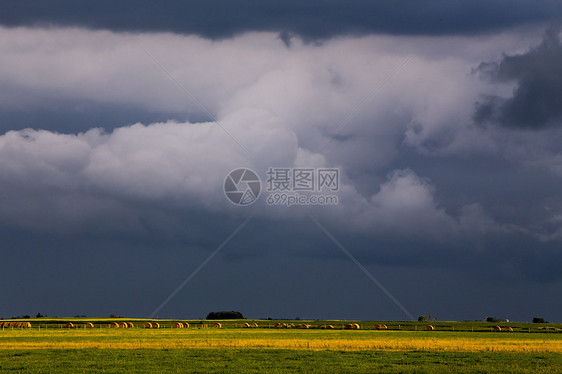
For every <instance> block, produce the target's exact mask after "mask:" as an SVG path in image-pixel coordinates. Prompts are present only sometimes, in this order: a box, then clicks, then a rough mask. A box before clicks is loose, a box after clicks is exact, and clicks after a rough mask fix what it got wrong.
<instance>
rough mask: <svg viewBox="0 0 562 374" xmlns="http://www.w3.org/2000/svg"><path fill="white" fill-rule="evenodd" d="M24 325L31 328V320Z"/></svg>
mask: <svg viewBox="0 0 562 374" xmlns="http://www.w3.org/2000/svg"><path fill="white" fill-rule="evenodd" d="M22 327H25V328H31V323H30V322H24V323H23V326H22Z"/></svg>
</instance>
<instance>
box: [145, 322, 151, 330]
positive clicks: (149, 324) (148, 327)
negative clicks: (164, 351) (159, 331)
mask: <svg viewBox="0 0 562 374" xmlns="http://www.w3.org/2000/svg"><path fill="white" fill-rule="evenodd" d="M144 328H145V329H151V328H152V323H150V322H147V323H145V324H144Z"/></svg>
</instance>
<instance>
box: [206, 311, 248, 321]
mask: <svg viewBox="0 0 562 374" xmlns="http://www.w3.org/2000/svg"><path fill="white" fill-rule="evenodd" d="M207 319H244V316H242V313H240V312H235V311H233V310H232V311H230V312H227V311H222V312H211V313H209V314H208V315H207Z"/></svg>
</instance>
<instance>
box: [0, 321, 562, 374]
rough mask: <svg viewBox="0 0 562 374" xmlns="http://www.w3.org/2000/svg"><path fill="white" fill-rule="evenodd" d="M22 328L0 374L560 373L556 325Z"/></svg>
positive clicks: (6, 350)
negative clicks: (499, 327) (430, 328)
mask: <svg viewBox="0 0 562 374" xmlns="http://www.w3.org/2000/svg"><path fill="white" fill-rule="evenodd" d="M89 321H93V320H89ZM128 321H131V320H128ZM31 322H34V323H33V324H32V328H23V329H22V328H3V329H0V371H1V372H11V371H17V372H39V373H40V372H45V373H57V372H60V373H63V372H69V371H72V372H86V373H89V372H91V373H95V372H112V373H125V372H147V373H148V372H201V373H204V372H205V373H207V372H225V371H229V372H256V373H257V372H365V373H368V372H369V373H372V372H402V373H409V372H412V373H414V372H416V373H419V372H428V373H433V372H434V373H438V372H444V371H446V372H458V373H473V372H491V373H500V372H516V373H559V372H560V370H561V368H562V333H561V331H562V330H561V329H560V327H559V326H558V325H549V326H548V327H549V328H548V329H547V328H546V327H545V328H542V329H541V330H539V329H538V328H537V327H536V326H534V329H533V330H530V327H528V326H526V325H525V326H524V325H520V326H518V327H517V328H516V329H515V331H513V332H508V331H502V332H492V331H491V328H490V326H488V325H483V324H474V325H470V326H467V325H466V324H462V323H456V324H454V323H448V325H445V324H441V326H440V327H439V326H436V328H437V330H436V331H425V329H424V327H425V325H424V324H420V325H419V326H417V325H414V324H409V325H408V324H406V325H405V326H402V325H400V330H399V329H398V325H389V326H388V329H387V330H381V331H378V330H374V329H373V327H374V323H373V324H369V323H362V324H363V327H364V328H363V329H360V330H345V329H341V325H340V326H339V328H338V326H336V325H334V327H335V329H329V330H328V329H322V328H321V327H323V326H325V325H326V324H325V323H324V324H322V323H321V322H310V328H308V329H296V328H293V329H277V328H273V326H274V322H275V321H274V322H271V321H256V322H257V323H258V324H259V325H260V327H258V328H242V327H241V325H242V323H243V321H238V322H232V321H228V322H226V321H224V322H223V327H222V328H220V329H218V328H213V327H212V326H213V324H212V323H208V322H201V321H191V326H190V328H189V329H186V328H173V325H172V323H173V322H172V321H161V328H159V329H145V328H142V326H143V325H144V323H143V322H142V321H136V323H135V327H134V328H109V327H108V326H109V325H108V321H107V320H95V321H93V322H95V324H94V328H91V327H90V328H86V327H85V324H84V321H82V320H78V321H76V320H74V322H73V323H74V328H65V327H63V326H64V324H63V323H62V322H66V321H56V320H55V321H53V320H50V321H46V320H45V321H41V323H37V322H39V321H35V320H33V319H32V320H31ZM57 322H61V323H57ZM250 322H252V321H250ZM342 325H343V324H342ZM512 325H513V324H512ZM453 326H455V327H456V328H455V331H453V328H452V327H453ZM475 327H476V329H475ZM416 330H417V331H416ZM458 330H461V331H458ZM473 330H475V331H474V332H473ZM529 331H531V332H529Z"/></svg>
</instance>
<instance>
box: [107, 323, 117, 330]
mask: <svg viewBox="0 0 562 374" xmlns="http://www.w3.org/2000/svg"><path fill="white" fill-rule="evenodd" d="M109 327H110V328H115V329H116V328H119V324H118V323H117V322H111V323H110V324H109Z"/></svg>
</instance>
